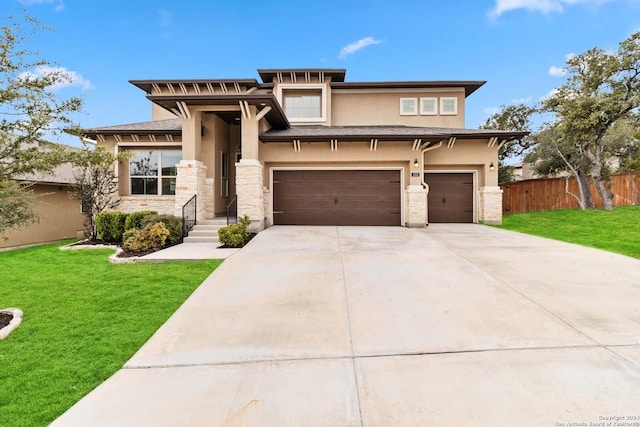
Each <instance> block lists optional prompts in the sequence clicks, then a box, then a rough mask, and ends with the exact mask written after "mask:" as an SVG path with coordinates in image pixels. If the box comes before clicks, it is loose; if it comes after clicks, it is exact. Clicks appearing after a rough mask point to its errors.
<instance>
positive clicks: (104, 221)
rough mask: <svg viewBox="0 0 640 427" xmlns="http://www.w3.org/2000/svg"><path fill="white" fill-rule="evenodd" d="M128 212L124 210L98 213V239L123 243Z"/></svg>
mask: <svg viewBox="0 0 640 427" xmlns="http://www.w3.org/2000/svg"><path fill="white" fill-rule="evenodd" d="M126 220H127V214H126V213H123V212H102V213H99V214H96V232H97V235H98V239H100V240H102V241H103V242H106V243H118V244H119V243H122V235H123V233H124V230H125V226H124V224H125V221H126Z"/></svg>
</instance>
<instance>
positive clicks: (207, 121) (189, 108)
mask: <svg viewBox="0 0 640 427" xmlns="http://www.w3.org/2000/svg"><path fill="white" fill-rule="evenodd" d="M258 74H259V76H260V80H261V81H258V80H256V79H253V78H249V79H205V80H199V79H192V80H132V81H130V82H131V83H132V84H133V85H135V86H136V87H138V88H140V89H141V90H142V91H143V92H144V94H145V95H146V97H147V99H148V100H149V101H150V104H151V111H152V120H151V121H150V122H145V123H133V124H125V125H116V126H109V127H101V128H95V129H87V130H86V131H85V137H88V138H91V139H93V140H95V141H96V142H97V143H98V144H99V145H102V146H105V147H107V148H108V149H109V150H112V151H113V152H114V153H118V152H121V151H128V152H130V159H129V160H128V162H121V163H120V164H118V165H117V166H116V169H117V170H116V172H117V175H118V178H119V197H120V199H121V202H120V204H119V205H118V208H117V209H119V210H122V211H135V210H142V209H153V210H157V211H159V212H163V213H171V214H175V215H181V214H182V206H183V205H184V204H185V203H186V202H187V201H188V200H189V199H191V198H192V197H193V196H194V195H195V196H196V197H197V219H198V220H200V219H210V218H213V217H215V216H216V215H223V214H224V213H225V212H226V210H227V206H228V205H229V204H230V203H232V202H234V199H236V198H237V211H238V215H239V216H243V215H248V217H249V218H250V219H251V221H252V222H251V227H252V228H253V230H254V231H260V230H262V229H264V228H265V227H268V226H270V225H273V224H276V225H278V224H282V225H287V224H309V225H314V224H317V225H397V226H408V227H424V226H425V225H427V224H429V223H430V222H434V223H435V222H478V221H485V222H487V223H500V222H501V219H502V208H501V199H502V193H501V190H500V188H499V187H498V182H497V179H498V178H497V177H498V172H497V165H498V149H499V147H500V146H501V144H504V143H505V142H506V141H509V140H511V139H515V138H519V137H521V136H523V135H524V133H522V132H507V131H495V130H478V129H466V128H465V119H464V118H465V100H466V98H467V97H468V96H469V95H471V94H472V93H473V92H475V91H476V90H477V89H479V88H480V87H481V86H482V85H483V84H484V83H485V82H484V81H392V82H348V81H346V80H345V75H346V70H344V69H259V70H258Z"/></svg>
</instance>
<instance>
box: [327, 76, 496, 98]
mask: <svg viewBox="0 0 640 427" xmlns="http://www.w3.org/2000/svg"><path fill="white" fill-rule="evenodd" d="M485 83H486V81H484V80H434V81H407V82H335V83H334V82H331V88H332V89H433V88H464V96H465V98H466V97H468V96H469V95H471V94H472V93H473V92H475V91H476V90H478V89H479V88H480V87H482V85H484V84H485Z"/></svg>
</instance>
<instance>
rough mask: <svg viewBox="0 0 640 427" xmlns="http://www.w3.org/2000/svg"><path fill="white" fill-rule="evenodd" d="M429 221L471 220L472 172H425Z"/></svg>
mask: <svg viewBox="0 0 640 427" xmlns="http://www.w3.org/2000/svg"><path fill="white" fill-rule="evenodd" d="M424 180H425V182H426V183H427V184H429V196H428V199H427V200H428V203H429V206H428V209H429V222H430V223H437V222H473V174H472V173H426V174H425V178H424Z"/></svg>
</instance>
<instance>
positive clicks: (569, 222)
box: [498, 206, 640, 258]
mask: <svg viewBox="0 0 640 427" xmlns="http://www.w3.org/2000/svg"><path fill="white" fill-rule="evenodd" d="M502 220H503V224H502V225H501V226H498V227H500V228H505V229H507V230H514V231H520V232H522V233H527V234H534V235H536V236H543V237H549V238H551V239H556V240H562V241H565V242H571V243H578V244H580V245H584V246H591V247H594V248H599V249H604V250H607V251H611V252H617V253H620V254H624V255H629V256H632V257H635V258H640V206H619V207H616V208H615V209H614V210H613V211H605V210H594V209H592V210H586V211H581V210H579V209H565V210H556V211H543V212H530V213H522V214H513V215H505V216H504V217H503V218H502Z"/></svg>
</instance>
